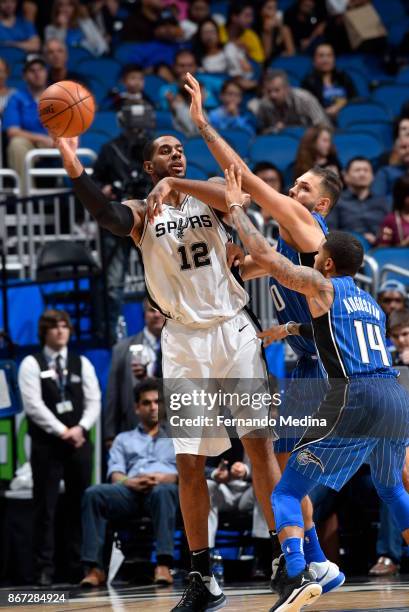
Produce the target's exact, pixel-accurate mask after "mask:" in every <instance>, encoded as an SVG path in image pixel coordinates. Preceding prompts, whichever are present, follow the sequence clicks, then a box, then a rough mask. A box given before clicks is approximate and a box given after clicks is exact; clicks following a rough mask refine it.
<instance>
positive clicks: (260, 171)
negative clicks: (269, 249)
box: [248, 161, 284, 244]
mask: <svg viewBox="0 0 409 612" xmlns="http://www.w3.org/2000/svg"><path fill="white" fill-rule="evenodd" d="M253 173H254V174H255V175H256V176H258V177H259V178H261V180H262V181H264V182H265V183H267V184H268V185H270V187H272V188H273V189H275V190H276V191H278V192H279V193H283V190H284V177H283V175H282V173H281V172H280V170H279V169H278V168H277V166H275V165H274V164H272V163H271V162H264V161H261V162H258V163H257V164H256V165H255V166H254V168H253ZM248 215H249V216H250V217H251V220H252V221H253V222H254V223H255V225H257V227H258V229H259V230H260V232H262V234H263V235H264V236H265V238H267V240H268V241H269V242H270V244H275V241H276V239H277V237H278V224H277V222H276V221H275V220H274V219H273V217H272V216H271V215H270V213H269V212H268V211H266V210H265V208H260V207H259V206H258V205H257V204H251V206H250V208H249V210H248Z"/></svg>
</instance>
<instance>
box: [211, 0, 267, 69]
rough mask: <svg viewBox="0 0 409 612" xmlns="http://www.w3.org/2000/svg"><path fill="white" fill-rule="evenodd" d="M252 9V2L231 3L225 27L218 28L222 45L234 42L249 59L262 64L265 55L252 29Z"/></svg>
mask: <svg viewBox="0 0 409 612" xmlns="http://www.w3.org/2000/svg"><path fill="white" fill-rule="evenodd" d="M253 21H254V8H253V4H252V2H242V1H237V2H232V4H231V6H230V10H229V16H228V18H227V22H226V25H225V26H221V27H220V37H221V40H222V42H223V43H227V42H234V43H236V44H237V45H239V46H241V47H242V48H244V49H245V50H246V53H247V55H248V57H250V59H252V60H253V61H254V62H258V63H262V62H264V60H265V54H264V49H263V45H262V43H261V40H260V38H259V36H258V34H256V32H255V31H254V30H253V29H252V25H253Z"/></svg>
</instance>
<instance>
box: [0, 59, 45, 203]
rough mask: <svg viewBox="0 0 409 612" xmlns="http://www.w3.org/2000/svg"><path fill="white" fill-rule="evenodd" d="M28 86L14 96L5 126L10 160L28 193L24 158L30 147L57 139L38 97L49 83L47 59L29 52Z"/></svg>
mask: <svg viewBox="0 0 409 612" xmlns="http://www.w3.org/2000/svg"><path fill="white" fill-rule="evenodd" d="M23 75H24V80H25V82H26V86H25V87H24V88H23V89H19V90H18V91H16V92H15V93H14V94H12V95H11V96H10V99H9V101H8V103H7V106H6V108H5V109H4V114H3V129H4V130H5V132H6V133H7V137H8V139H9V144H8V148H7V157H8V164H9V166H10V168H12V169H13V170H15V171H16V172H17V174H18V175H19V177H20V181H21V185H22V192H23V194H25V193H26V191H27V188H26V184H25V172H24V160H25V157H26V154H27V153H28V151H31V150H32V149H34V148H40V147H52V146H53V140H52V138H50V136H48V134H47V131H46V130H45V128H44V127H43V126H42V124H41V122H40V118H39V115H38V100H39V98H40V96H41V94H42V93H43V91H44V89H45V88H46V85H47V69H46V64H45V62H44V60H43V59H42V58H41V57H38V56H30V55H29V56H28V57H27V60H26V63H25V64H24V68H23Z"/></svg>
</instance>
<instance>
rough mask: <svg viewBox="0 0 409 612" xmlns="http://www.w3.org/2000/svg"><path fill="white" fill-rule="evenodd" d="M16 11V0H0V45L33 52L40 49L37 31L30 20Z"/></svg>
mask: <svg viewBox="0 0 409 612" xmlns="http://www.w3.org/2000/svg"><path fill="white" fill-rule="evenodd" d="M16 13H17V0H0V45H2V46H3V47H16V48H17V49H21V50H22V51H24V52H25V53H35V52H36V51H38V50H39V49H40V38H39V36H38V34H37V31H36V29H35V27H34V25H33V24H32V23H31V22H30V21H27V19H24V18H23V17H17V14H16Z"/></svg>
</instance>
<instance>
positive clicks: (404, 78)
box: [395, 66, 409, 85]
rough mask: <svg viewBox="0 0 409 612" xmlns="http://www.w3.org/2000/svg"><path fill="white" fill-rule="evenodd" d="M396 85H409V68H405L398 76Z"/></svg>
mask: <svg viewBox="0 0 409 612" xmlns="http://www.w3.org/2000/svg"><path fill="white" fill-rule="evenodd" d="M395 83H402V84H403V85H409V66H406V68H403V69H402V70H401V71H400V72H399V73H398V74H397V76H396V79H395Z"/></svg>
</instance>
